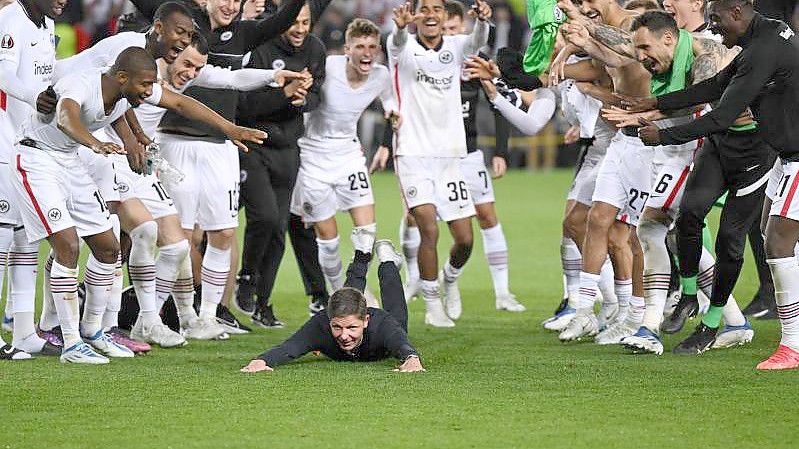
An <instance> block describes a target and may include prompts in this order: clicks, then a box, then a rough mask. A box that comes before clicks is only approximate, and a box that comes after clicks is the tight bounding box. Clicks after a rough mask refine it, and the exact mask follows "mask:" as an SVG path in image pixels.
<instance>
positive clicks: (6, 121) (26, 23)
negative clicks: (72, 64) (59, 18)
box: [0, 2, 55, 160]
mask: <svg viewBox="0 0 799 449" xmlns="http://www.w3.org/2000/svg"><path fill="white" fill-rule="evenodd" d="M54 29H55V28H54V24H53V20H52V19H50V18H49V17H46V16H45V17H44V23H43V25H42V26H37V25H36V24H35V23H33V21H32V20H31V19H30V18H29V17H28V13H27V12H26V11H25V8H24V7H23V6H22V4H21V3H19V2H14V3H11V4H10V5H8V6H6V7H5V8H3V9H2V10H0V62H2V63H3V64H13V65H16V75H17V78H18V79H19V81H20V82H22V83H24V84H25V88H26V89H27V90H30V91H32V92H36V94H37V96H38V93H40V92H42V91H44V90H45V89H47V86H49V85H51V84H52V82H53V66H54V64H55V34H54ZM31 100H33V104H29V103H26V102H25V101H22V100H20V99H17V98H14V97H12V96H11V95H8V94H7V93H6V92H2V91H0V158H2V160H6V158H7V157H10V154H11V148H12V146H13V144H14V141H15V140H16V134H17V131H18V130H19V128H20V126H21V125H22V123H24V122H25V121H27V119H28V117H29V116H30V115H31V114H33V113H34V111H35V109H34V105H35V101H36V98H33V99H31Z"/></svg>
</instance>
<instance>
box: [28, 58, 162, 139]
mask: <svg viewBox="0 0 799 449" xmlns="http://www.w3.org/2000/svg"><path fill="white" fill-rule="evenodd" d="M102 74H103V72H102V71H100V70H96V69H95V70H89V71H85V72H78V73H74V74H72V75H67V76H64V77H63V78H61V79H60V80H59V81H58V82H57V83H56V85H55V86H54V89H55V91H56V94H58V106H57V107H58V108H60V107H61V105H62V104H63V102H64V100H66V99H71V100H73V101H75V102H76V103H78V104H79V105H80V118H81V123H83V125H84V126H85V127H86V129H88V130H89V132H94V131H97V130H98V129H102V128H103V127H105V126H107V125H109V124H111V123H113V122H114V121H115V120H116V119H118V118H119V117H121V116H122V114H124V113H125V111H127V110H128V108H130V104H129V103H128V101H127V100H126V99H124V98H122V99H120V100H118V101H117V102H116V104H115V105H114V108H113V109H112V110H111V112H110V113H109V114H106V113H105V106H104V105H103V92H102V83H101V81H100V80H101V77H102ZM161 94H162V90H161V86H160V85H158V83H156V84H153V93H152V95H150V96H149V97H147V98H146V99H145V101H146V102H147V103H149V104H154V105H157V104H158V103H159V102H160V101H161ZM57 115H58V113H57V112H56V113H55V114H51V115H50V116H48V117H47V118H46V119H43V118H42V117H40V116H39V114H36V115H32V116H31V117H30V118H29V119H28V121H27V122H26V123H25V124H23V125H22V132H21V134H22V135H23V137H25V138H28V139H31V140H33V141H35V142H36V144H37V146H38V147H39V148H41V149H44V150H50V151H59V152H64V153H72V152H75V151H77V149H78V147H79V146H80V144H79V143H78V142H76V141H75V140H73V139H72V138H71V137H69V136H68V135H66V134H65V133H64V132H63V131H61V130H60V129H58V123H57V120H56V117H57Z"/></svg>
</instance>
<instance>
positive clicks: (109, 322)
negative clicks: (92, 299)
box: [103, 214, 125, 330]
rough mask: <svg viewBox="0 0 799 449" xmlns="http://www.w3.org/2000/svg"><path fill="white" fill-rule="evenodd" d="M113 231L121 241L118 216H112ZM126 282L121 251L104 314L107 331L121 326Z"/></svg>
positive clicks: (104, 326)
mask: <svg viewBox="0 0 799 449" xmlns="http://www.w3.org/2000/svg"><path fill="white" fill-rule="evenodd" d="M111 230H112V231H113V233H114V236H116V238H117V240H119V233H120V225H119V216H117V215H116V214H112V215H111ZM124 280H125V279H124V276H123V275H122V251H120V252H119V254H118V255H117V261H116V263H115V264H114V282H113V284H111V292H110V293H109V295H108V304H106V306H105V313H103V329H105V330H108V329H111V328H112V327H115V326H117V325H118V324H119V310H120V309H121V308H122V284H123V282H124Z"/></svg>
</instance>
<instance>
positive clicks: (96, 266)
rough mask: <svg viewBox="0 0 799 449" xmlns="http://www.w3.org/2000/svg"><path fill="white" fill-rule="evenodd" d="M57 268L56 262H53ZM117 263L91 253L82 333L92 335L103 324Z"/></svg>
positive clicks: (86, 280)
mask: <svg viewBox="0 0 799 449" xmlns="http://www.w3.org/2000/svg"><path fill="white" fill-rule="evenodd" d="M53 269H55V264H53ZM115 269H116V263H103V262H100V261H99V260H97V259H96V258H95V257H94V255H93V254H89V260H88V261H87V262H86V275H85V276H84V278H83V282H84V285H85V286H86V302H85V303H84V305H83V320H81V323H80V324H81V333H82V335H84V336H87V337H91V336H92V335H94V334H95V333H97V331H99V330H100V329H101V328H102V326H103V314H104V313H105V307H106V305H108V297H109V296H110V294H111V287H112V286H113V285H114V277H115V276H114V270H115Z"/></svg>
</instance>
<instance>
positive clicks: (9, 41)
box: [0, 34, 14, 49]
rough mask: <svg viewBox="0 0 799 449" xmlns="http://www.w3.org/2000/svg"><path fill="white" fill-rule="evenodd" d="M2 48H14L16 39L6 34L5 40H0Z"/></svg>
mask: <svg viewBox="0 0 799 449" xmlns="http://www.w3.org/2000/svg"><path fill="white" fill-rule="evenodd" d="M0 48H6V49H8V48H14V39H13V38H12V37H11V35H10V34H5V35H3V38H2V39H0Z"/></svg>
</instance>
